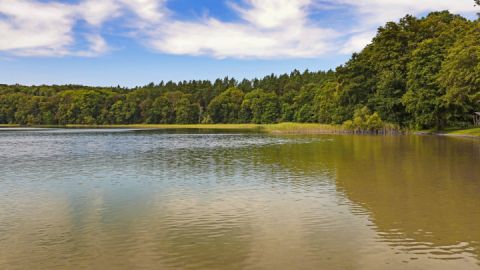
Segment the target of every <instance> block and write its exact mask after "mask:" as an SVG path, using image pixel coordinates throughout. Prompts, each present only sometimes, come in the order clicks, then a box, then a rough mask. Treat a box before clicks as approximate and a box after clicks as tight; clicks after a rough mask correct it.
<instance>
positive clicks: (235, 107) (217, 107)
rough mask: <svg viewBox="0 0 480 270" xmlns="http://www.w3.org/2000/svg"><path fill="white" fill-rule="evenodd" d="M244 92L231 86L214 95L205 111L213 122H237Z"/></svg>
mask: <svg viewBox="0 0 480 270" xmlns="http://www.w3.org/2000/svg"><path fill="white" fill-rule="evenodd" d="M243 96H244V93H243V92H242V91H241V90H239V89H238V88H235V87H232V88H230V89H228V90H227V91H225V92H223V93H221V94H220V95H219V96H217V97H215V98H214V99H213V100H212V101H211V102H210V104H209V105H208V108H207V111H208V115H209V116H210V118H211V120H212V122H213V123H237V122H239V113H240V107H241V105H242V102H243Z"/></svg>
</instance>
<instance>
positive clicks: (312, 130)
mask: <svg viewBox="0 0 480 270" xmlns="http://www.w3.org/2000/svg"><path fill="white" fill-rule="evenodd" d="M65 127H67V128H138V129H216V130H241V131H257V132H266V133H273V134H327V133H328V134H332V133H345V132H346V130H345V129H343V128H342V127H341V126H335V125H325V124H313V123H279V124H190V125H181V124H165V125H157V124H152V125H150V124H133V125H66V126H65Z"/></svg>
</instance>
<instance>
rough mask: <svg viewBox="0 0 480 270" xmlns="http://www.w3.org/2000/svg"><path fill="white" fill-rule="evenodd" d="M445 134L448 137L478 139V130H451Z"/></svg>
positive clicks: (479, 133)
mask: <svg viewBox="0 0 480 270" xmlns="http://www.w3.org/2000/svg"><path fill="white" fill-rule="evenodd" d="M445 134H446V135H449V136H468V137H480V128H471V129H460V130H453V131H448V132H447V133H445Z"/></svg>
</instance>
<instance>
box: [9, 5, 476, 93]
mask: <svg viewBox="0 0 480 270" xmlns="http://www.w3.org/2000/svg"><path fill="white" fill-rule="evenodd" d="M432 10H450V11H451V12H453V13H459V14H462V15H464V16H467V17H469V18H474V16H475V15H474V14H475V11H476V9H475V8H474V7H473V0H63V1H61V0H57V1H53V0H50V1H48V0H0V83H9V84H10V83H21V84H64V83H79V84H87V85H117V84H120V85H122V86H135V85H144V84H146V83H149V82H159V81H161V80H175V81H176V80H184V79H213V78H216V77H224V76H234V77H237V78H244V77H247V78H253V77H258V76H263V75H266V74H270V73H284V72H290V71H291V70H293V69H295V68H296V69H300V70H304V69H307V68H308V69H310V70H318V69H329V68H334V67H335V66H337V65H339V64H341V63H343V62H344V61H345V60H346V59H348V58H349V56H350V54H351V53H352V52H355V51H359V50H361V49H362V48H363V47H364V46H365V45H366V44H367V43H368V42H369V41H370V40H371V38H372V37H373V36H374V34H375V31H376V29H377V27H378V26H381V25H383V24H384V23H385V22H387V21H392V20H394V21H396V20H398V19H399V18H400V17H403V16H404V15H405V14H413V15H418V16H422V15H425V14H426V13H428V12H429V11H432Z"/></svg>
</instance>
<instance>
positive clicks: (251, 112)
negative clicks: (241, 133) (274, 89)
mask: <svg viewBox="0 0 480 270" xmlns="http://www.w3.org/2000/svg"><path fill="white" fill-rule="evenodd" d="M279 117H280V100H279V98H278V96H277V95H276V94H275V93H267V92H265V91H263V90H262V89H256V90H253V91H252V92H250V93H248V94H246V95H245V98H244V100H243V102H242V105H241V110H240V119H241V121H242V122H245V123H255V124H270V123H276V122H277V121H278V119H279Z"/></svg>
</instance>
